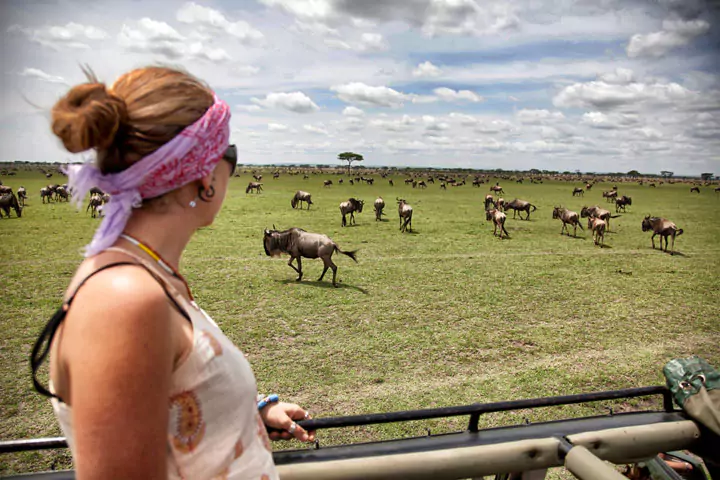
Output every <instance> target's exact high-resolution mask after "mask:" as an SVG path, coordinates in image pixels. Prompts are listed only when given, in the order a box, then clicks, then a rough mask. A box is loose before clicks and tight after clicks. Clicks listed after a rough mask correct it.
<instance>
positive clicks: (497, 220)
mask: <svg viewBox="0 0 720 480" xmlns="http://www.w3.org/2000/svg"><path fill="white" fill-rule="evenodd" d="M485 219H486V220H487V221H492V222H493V225H494V226H495V228H493V236H496V235H497V229H498V227H500V240H502V238H503V232H504V233H505V236H506V237H508V238H510V234H509V233H508V232H507V230H505V220H507V215H505V214H504V213H503V212H501V211H500V210H498V209H495V208H493V209H490V210H485Z"/></svg>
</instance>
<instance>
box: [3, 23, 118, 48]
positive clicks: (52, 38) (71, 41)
mask: <svg viewBox="0 0 720 480" xmlns="http://www.w3.org/2000/svg"><path fill="white" fill-rule="evenodd" d="M8 32H10V33H14V32H17V33H22V34H23V35H25V36H27V37H28V38H29V39H30V40H31V41H33V42H36V43H39V44H40V45H43V46H45V47H50V48H54V49H56V48H57V47H59V46H64V47H68V48H77V49H88V48H90V45H88V42H89V41H91V40H103V39H105V38H107V37H108V34H107V32H105V30H102V29H100V28H97V27H93V26H92V25H82V24H79V23H75V22H70V23H68V24H66V25H65V26H59V25H55V26H46V27H42V28H38V29H31V28H24V27H22V26H20V25H11V26H10V27H9V28H8Z"/></svg>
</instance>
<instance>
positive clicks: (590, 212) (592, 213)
mask: <svg viewBox="0 0 720 480" xmlns="http://www.w3.org/2000/svg"><path fill="white" fill-rule="evenodd" d="M580 216H581V217H582V218H585V217H597V218H599V219H600V220H603V221H604V222H605V223H606V224H607V231H608V232H609V231H610V219H611V218H618V217H619V216H620V215H610V210H605V209H604V208H600V207H598V206H597V205H595V206H593V207H582V210H580Z"/></svg>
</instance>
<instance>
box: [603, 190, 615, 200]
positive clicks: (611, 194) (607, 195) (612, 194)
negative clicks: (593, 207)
mask: <svg viewBox="0 0 720 480" xmlns="http://www.w3.org/2000/svg"><path fill="white" fill-rule="evenodd" d="M602 196H603V198H607V201H608V202H614V201H615V200H617V190H610V191H609V192H602Z"/></svg>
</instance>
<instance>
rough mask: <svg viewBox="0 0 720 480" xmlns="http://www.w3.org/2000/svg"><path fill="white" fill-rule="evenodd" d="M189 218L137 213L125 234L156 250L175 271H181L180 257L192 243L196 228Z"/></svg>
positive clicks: (130, 221)
mask: <svg viewBox="0 0 720 480" xmlns="http://www.w3.org/2000/svg"><path fill="white" fill-rule="evenodd" d="M187 220H188V219H187V218H177V217H176V216H174V215H153V214H151V213H147V212H142V211H137V212H134V214H133V216H132V218H131V219H130V220H129V221H128V223H127V225H126V226H125V229H124V230H123V233H124V234H126V235H129V236H131V237H133V238H135V239H136V240H138V241H139V242H141V243H143V244H145V245H146V246H147V247H150V248H151V249H153V250H155V252H157V253H158V254H159V255H160V256H161V257H162V259H163V260H164V261H165V262H167V263H168V264H170V265H171V266H172V267H173V268H174V269H176V270H179V269H180V257H181V256H182V253H183V251H184V250H185V247H187V244H188V243H189V242H190V238H191V237H192V234H193V233H194V232H195V227H194V226H192V225H188V223H189V222H188V221H187Z"/></svg>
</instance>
